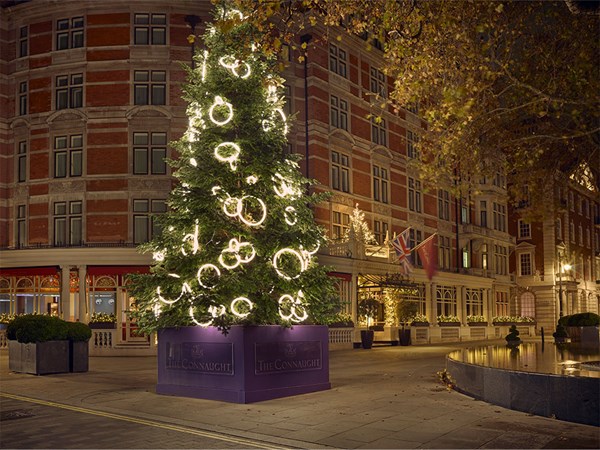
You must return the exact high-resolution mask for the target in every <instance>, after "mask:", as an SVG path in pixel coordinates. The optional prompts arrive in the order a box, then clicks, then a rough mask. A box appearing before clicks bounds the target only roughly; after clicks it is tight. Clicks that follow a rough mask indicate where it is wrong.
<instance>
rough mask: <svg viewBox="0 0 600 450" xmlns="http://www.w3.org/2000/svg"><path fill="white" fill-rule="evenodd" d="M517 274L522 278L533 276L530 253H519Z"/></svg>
mask: <svg viewBox="0 0 600 450" xmlns="http://www.w3.org/2000/svg"><path fill="white" fill-rule="evenodd" d="M519 274H520V275H521V276H522V277H526V276H529V275H532V274H533V270H532V267H531V253H521V254H520V255H519Z"/></svg>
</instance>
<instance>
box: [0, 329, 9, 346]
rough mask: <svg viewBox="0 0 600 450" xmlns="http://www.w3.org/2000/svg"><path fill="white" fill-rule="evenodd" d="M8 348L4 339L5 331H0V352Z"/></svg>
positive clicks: (6, 340)
mask: <svg viewBox="0 0 600 450" xmlns="http://www.w3.org/2000/svg"><path fill="white" fill-rule="evenodd" d="M6 348H8V339H6V330H0V350H4V349H6Z"/></svg>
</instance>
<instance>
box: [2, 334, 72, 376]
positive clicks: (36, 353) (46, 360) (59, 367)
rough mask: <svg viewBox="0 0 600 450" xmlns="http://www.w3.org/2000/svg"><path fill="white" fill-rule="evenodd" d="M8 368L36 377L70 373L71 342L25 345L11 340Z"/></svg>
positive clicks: (9, 342)
mask: <svg viewBox="0 0 600 450" xmlns="http://www.w3.org/2000/svg"><path fill="white" fill-rule="evenodd" d="M8 368H9V370H12V371H13V372H22V373H31V374H34V375H46V374H50V373H64V372H69V341H66V340H65V341H48V342H33V343H29V344H23V343H21V342H17V341H13V340H10V341H8Z"/></svg>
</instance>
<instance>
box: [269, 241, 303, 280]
mask: <svg viewBox="0 0 600 450" xmlns="http://www.w3.org/2000/svg"><path fill="white" fill-rule="evenodd" d="M284 253H289V254H292V255H294V256H295V257H296V258H298V261H300V272H299V273H298V275H296V276H295V277H290V276H289V275H288V274H286V273H284V272H282V271H281V270H279V267H278V266H277V262H278V260H279V257H280V256H281V255H283V254H284ZM273 267H275V271H276V272H277V275H279V276H280V277H281V278H284V279H286V280H295V279H296V278H298V277H299V276H300V274H301V273H302V272H304V271H305V270H306V268H307V263H306V259H305V258H304V257H303V256H302V255H301V254H300V253H299V252H297V251H296V250H294V249H292V248H282V249H281V250H279V251H278V252H277V253H275V255H274V256H273Z"/></svg>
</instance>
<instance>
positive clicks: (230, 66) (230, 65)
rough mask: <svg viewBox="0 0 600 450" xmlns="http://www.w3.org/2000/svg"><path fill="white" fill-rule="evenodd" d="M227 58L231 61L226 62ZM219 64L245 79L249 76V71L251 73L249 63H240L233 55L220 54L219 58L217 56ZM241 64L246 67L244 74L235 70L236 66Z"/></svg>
mask: <svg viewBox="0 0 600 450" xmlns="http://www.w3.org/2000/svg"><path fill="white" fill-rule="evenodd" d="M227 60H230V61H231V62H228V61H227ZM219 64H221V65H222V66H223V67H225V68H226V69H229V70H231V72H232V73H233V74H234V75H235V76H236V77H238V78H241V79H242V80H245V79H246V78H248V77H249V76H250V73H251V68H250V64H248V63H245V62H242V63H241V62H240V61H238V60H237V59H235V58H234V57H233V56H222V57H221V58H219ZM241 66H245V68H246V73H245V74H244V75H240V74H239V73H238V71H237V70H238V68H239V67H241Z"/></svg>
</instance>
